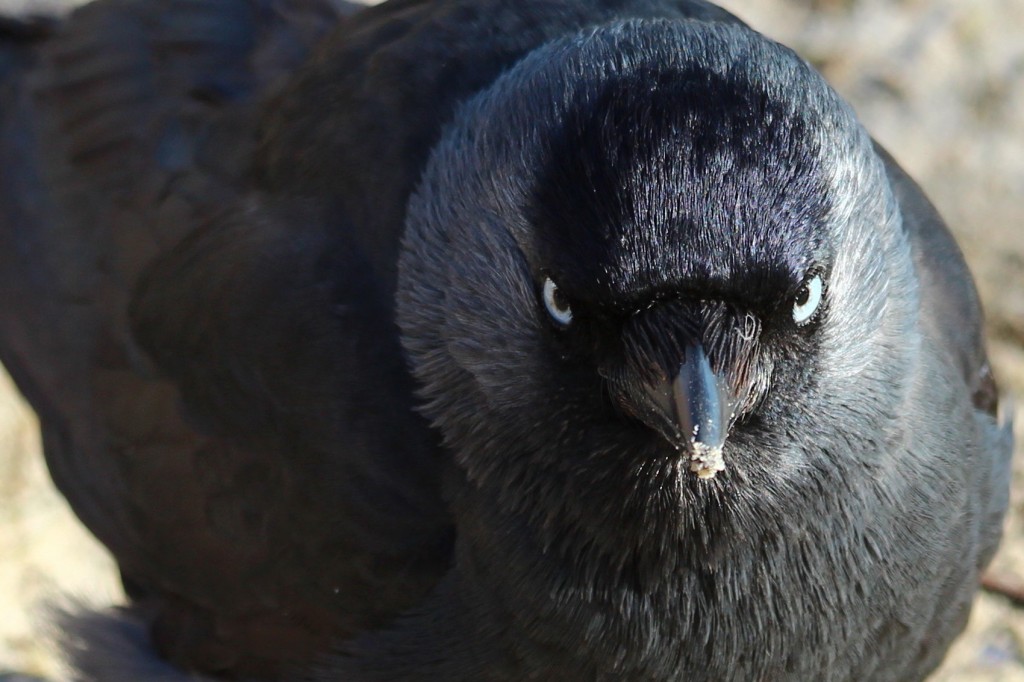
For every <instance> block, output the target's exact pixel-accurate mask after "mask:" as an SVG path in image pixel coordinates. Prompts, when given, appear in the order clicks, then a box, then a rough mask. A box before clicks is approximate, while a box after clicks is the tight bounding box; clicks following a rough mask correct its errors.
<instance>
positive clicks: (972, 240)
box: [0, 0, 1024, 682]
mask: <svg viewBox="0 0 1024 682" xmlns="http://www.w3.org/2000/svg"><path fill="white" fill-rule="evenodd" d="M61 2H62V0H47V1H46V2H45V5H46V6H48V7H56V6H59V5H60V4H61ZM40 4H41V3H40V0H0V11H11V10H22V9H24V8H25V7H32V6H39V5H40ZM722 4H723V5H725V6H726V7H727V8H729V9H731V10H732V11H733V12H735V13H736V14H738V15H739V16H740V17H742V18H743V19H745V20H747V21H748V22H749V23H750V24H751V25H752V26H754V27H756V28H758V29H759V30H761V31H762V32H764V33H766V34H767V35H769V36H771V37H773V38H775V39H777V40H779V41H780V42H783V43H786V44H788V45H790V46H792V47H793V48H795V49H796V50H797V51H798V52H800V53H801V54H802V55H803V56H804V57H806V58H807V59H809V60H810V61H811V62H813V63H814V64H815V66H817V67H818V68H819V69H821V70H822V71H823V72H824V73H825V75H826V76H827V77H828V79H829V80H830V81H831V82H832V83H833V84H834V85H835V86H836V88H837V89H838V90H839V91H840V92H842V93H843V95H844V96H846V97H847V99H849V100H850V101H851V102H852V103H853V104H854V107H855V108H856V109H857V111H858V112H859V114H860V116H861V118H862V120H863V121H864V122H865V124H866V126H867V127H868V129H869V130H871V131H872V132H873V134H874V135H875V136H876V137H877V138H878V139H879V140H880V141H881V142H882V144H884V145H885V146H886V147H887V148H888V149H889V150H890V151H891V152H893V154H894V155H895V156H896V158H897V159H898V160H899V161H900V162H901V163H902V164H903V165H904V166H905V167H906V168H907V170H909V171H910V173H911V174H912V175H913V176H914V177H915V178H917V179H918V181H919V182H921V184H922V185H923V186H924V187H925V189H926V190H927V192H928V194H929V195H930V196H931V197H932V199H933V200H934V201H935V203H936V204H937V205H938V207H939V209H940V211H941V212H942V213H943V215H945V216H946V218H947V220H948V221H949V222H950V224H951V225H952V227H953V229H954V231H955V232H956V234H957V235H958V237H959V238H960V240H961V243H962V245H963V247H964V250H965V252H966V254H967V257H968V260H969V261H970V263H971V265H972V268H973V270H974V272H975V276H976V277H977V278H978V281H979V285H980V288H981V291H982V296H983V298H984V301H985V305H986V307H987V310H988V313H989V318H990V319H989V328H988V331H989V338H990V342H989V343H990V350H991V354H992V357H993V362H994V364H995V368H996V372H997V376H998V378H999V379H1000V380H1001V383H1002V386H1003V388H1004V389H1006V390H1009V391H1013V392H1015V393H1016V394H1017V395H1018V396H1019V398H1018V401H1017V402H1018V406H1019V407H1018V410H1017V424H1018V429H1017V430H1018V441H1024V432H1022V431H1024V429H1022V428H1021V426H1020V425H1024V0H974V1H972V2H963V1H962V0H960V1H957V0H899V1H886V0H729V1H727V2H723V3H722ZM1022 449H1024V448H1020V447H1019V448H1018V457H1017V460H1016V464H1017V467H1016V472H1015V475H1014V498H1013V509H1012V513H1011V518H1010V519H1009V521H1008V523H1007V534H1006V540H1005V541H1004V543H1003V548H1002V549H1001V551H1000V553H999V555H998V556H997V558H996V561H995V566H996V568H997V569H998V570H1000V571H1002V572H1005V573H1008V574H1009V575H1011V576H1014V575H1015V576H1019V577H1020V578H1024V525H1022V524H1024V458H1022V457H1020V453H1021V451H1022ZM66 593H70V594H73V595H76V596H78V597H80V598H84V599H87V600H90V601H92V602H94V603H110V602H112V601H115V600H117V599H119V598H120V590H119V588H118V586H117V581H116V579H115V577H114V572H113V566H112V564H111V562H110V560H109V558H108V557H107V556H106V555H105V553H104V552H103V550H102V549H101V548H100V547H98V546H97V544H96V542H95V541H94V540H93V539H92V538H91V536H89V535H88V534H87V533H85V532H84V531H83V530H82V529H81V527H80V526H79V525H78V524H77V522H76V521H75V519H74V517H73V516H72V515H71V513H70V512H69V510H68V508H67V506H66V505H65V503H64V502H63V499H62V498H61V497H60V496H59V495H58V494H57V493H56V492H55V491H54V490H53V489H52V486H51V485H50V484H49V481H48V478H47V476H46V473H45V469H44V467H43V464H42V459H41V456H40V454H39V442H38V435H37V432H36V424H35V421H34V417H33V416H32V414H31V412H30V411H29V410H28V409H27V408H26V406H25V405H24V403H23V402H22V401H21V400H20V398H18V397H17V395H16V394H15V393H14V391H13V389H12V388H11V386H10V383H9V381H7V380H6V378H5V377H0V680H2V679H3V678H2V671H3V670H4V669H5V667H6V668H9V669H13V670H19V671H24V672H33V673H38V674H45V675H48V676H51V677H52V678H53V679H59V675H60V672H59V669H58V667H57V664H56V662H55V659H54V657H53V655H52V652H51V651H50V650H49V649H48V648H47V646H46V644H45V638H44V637H43V636H42V633H43V632H45V627H44V625H43V614H41V613H40V605H41V604H42V603H43V602H44V601H45V600H46V599H50V598H53V597H55V596H58V595H60V594H66ZM934 679H935V680H941V681H942V682H953V681H961V682H981V681H983V680H984V681H986V682H997V681H998V682H1011V681H1018V680H1020V681H1022V682H1024V611H1022V610H1019V609H1015V608H1013V607H1011V606H1009V605H1008V604H1007V603H1006V602H1005V601H1004V600H1002V599H1000V598H997V597H992V596H988V595H982V596H981V597H980V598H979V600H978V603H977V606H976V607H975V611H974V615H973V617H972V620H971V624H970V627H969V630H968V632H967V633H966V634H965V635H964V637H962V638H961V640H960V641H959V642H958V644H957V645H956V646H955V647H954V649H953V650H952V651H951V653H950V655H949V657H948V660H947V662H946V665H945V666H944V667H943V668H942V670H941V671H940V672H939V673H938V674H937V675H936V677H935V678H934ZM117 682H120V681H117ZM125 682H127V681H125Z"/></svg>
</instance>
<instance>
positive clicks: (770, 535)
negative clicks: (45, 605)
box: [0, 0, 1011, 681]
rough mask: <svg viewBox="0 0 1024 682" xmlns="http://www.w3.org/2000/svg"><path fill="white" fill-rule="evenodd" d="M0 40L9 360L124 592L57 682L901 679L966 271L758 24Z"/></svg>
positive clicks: (948, 446)
mask: <svg viewBox="0 0 1024 682" xmlns="http://www.w3.org/2000/svg"><path fill="white" fill-rule="evenodd" d="M8 23H9V25H7V26H6V27H4V28H0V30H3V31H4V35H6V36H7V38H6V39H5V42H3V43H2V45H3V47H2V48H0V50H2V52H0V60H2V61H0V78H2V85H0V88H2V91H0V102H2V112H3V113H2V116H0V126H2V127H0V163H2V167H3V169H4V170H3V174H2V180H0V301H2V309H0V358H2V360H3V362H4V364H5V366H6V367H7V368H8V369H9V370H10V371H11V373H12V374H13V376H14V377H15V379H16V381H17V383H18V385H19V386H20V388H21V390H22V391H24V393H25V394H26V396H28V398H29V400H30V401H31V402H32V404H33V406H34V407H35V409H36V410H37V412H38V413H39V415H40V418H41V424H42V430H43V436H44V442H45V449H46V457H47V462H48V464H49V466H50V470H51V472H52V474H53V477H54V480H55V482H56V483H57V485H58V486H59V487H60V489H61V490H62V491H63V493H64V494H65V495H66V496H67V497H68V499H69V500H70V502H71V504H72V506H73V507H74V509H75V511H76V512H77V513H78V515H79V516H80V517H81V518H82V520H83V521H84V522H85V524H86V525H87V526H88V527H89V528H90V529H91V530H92V531H93V532H94V533H96V535H97V536H98V537H99V538H100V539H101V540H102V541H103V542H104V543H105V544H106V545H107V546H108V547H109V548H110V549H111V551H112V552H113V554H114V556H115V557H116V558H117V561H118V563H119V565H120V567H121V571H122V574H123V578H124V583H125V586H126V589H127V592H128V595H129V596H130V600H131V603H130V605H129V606H127V607H126V608H124V609H121V610H118V611H115V612H113V613H106V614H83V615H79V616H78V617H77V620H72V621H69V624H68V627H69V628H70V634H69V640H70V641H69V643H68V646H69V647H70V648H71V650H72V651H71V654H70V655H71V657H72V658H73V660H74V662H75V664H76V665H77V666H78V669H79V673H78V674H79V679H82V680H147V679H153V680H156V679H159V680H170V679H179V677H178V674H176V673H174V672H173V670H174V668H173V667H172V666H175V667H177V668H179V669H183V670H190V671H202V672H204V673H208V674H212V675H222V676H226V677H232V678H255V679H283V680H299V679H316V680H342V681H351V680H359V681H365V680H493V681H498V680H507V681H513V680H516V681H518V680H528V679H529V680H687V681H695V680H743V681H745V680H836V681H838V680H858V681H860V680H919V679H922V678H923V677H924V676H926V675H927V674H928V673H929V672H930V671H931V670H932V669H934V668H935V666H936V665H937V664H938V663H939V661H940V660H941V658H942V656H943V654H944V652H945V650H946V648H947V646H948V645H949V643H950V641H951V640H952V639H953V638H954V637H955V636H956V635H957V634H958V633H959V632H960V630H961V629H962V628H963V625H964V623H965V620H966V617H967V614H968V612H969V609H970V604H971V600H972V597H973V595H974V592H975V590H976V587H977V584H978V577H979V572H980V571H981V569H982V568H983V567H984V566H985V564H986V563H987V562H988V560H989V558H990V557H991V555H992V553H993V551H994V549H995V547H996V544H997V542H998V539H999V534H1000V523H1001V519H1002V516H1003V513H1004V510H1005V508H1006V504H1007V488H1008V463H1009V456H1010V451H1011V443H1010V434H1009V429H1008V427H1007V425H1005V424H1003V425H1000V424H999V423H998V420H997V419H996V417H995V413H996V390H995V384H994V382H993V380H992V376H991V373H990V371H989V368H988V363H987V361H986V357H985V351H984V346H983V341H982V337H981V312H980V307H979V304H978V300H977V296H976V293H975V290H974V287H973V284H972V281H971V277H970V275H969V273H968V271H967V268H966V266H965V264H964V262H963V259H962V257H961V255H960V252H959V250H958V249H957V247H956V245H955V243H954V241H953V239H952V237H951V236H950V234H949V232H948V231H947V229H946V227H945V226H944V225H943V223H942V220H941V219H940V218H939V216H938V215H937V214H936V213H935V211H934V209H933V208H932V207H931V205H930V204H929V202H928V200H927V199H926V198H925V197H924V196H923V194H922V193H921V191H920V189H919V188H918V187H917V186H916V185H915V184H914V183H913V182H912V181H911V180H910V179H909V178H908V177H907V176H906V175H905V174H904V173H903V172H902V171H901V170H900V169H899V167H898V166H897V165H896V163H895V162H894V161H893V160H892V159H891V158H890V157H889V156H888V155H887V154H886V153H885V152H884V151H883V150H881V149H880V148H879V147H878V146H877V145H874V144H873V143H872V141H871V139H870V137H869V136H868V134H867V133H866V132H865V131H864V130H863V128H862V127H861V126H860V125H859V123H858V122H857V120H856V118H855V116H854V114H853V112H852V111H851V109H850V107H849V106H848V105H847V104H845V103H844V102H843V101H842V100H841V99H840V98H839V97H838V96H837V95H836V94H835V93H834V92H833V91H832V90H831V89H830V88H829V86H828V85H827V84H826V83H825V82H824V81H823V79H822V78H821V77H820V76H819V75H818V74H817V73H816V72H815V71H814V70H813V69H812V68H811V67H809V66H808V65H807V64H806V63H805V62H804V61H802V60H801V59H800V58H799V57H797V56H796V55H795V54H794V53H792V52H791V51H789V50H788V49H786V48H784V47H781V46H779V45H777V44H775V43H773V42H772V41H770V40H767V39H766V38H764V37H762V36H760V35H759V34H757V33H755V32H753V31H751V30H750V29H748V28H746V27H745V26H743V25H742V24H741V23H740V22H738V21H737V20H736V19H735V18H733V17H732V16H730V15H729V14H727V13H725V12H724V11H722V10H720V9H718V8H716V7H714V6H712V5H710V4H707V3H704V2H699V1H695V0H678V1H674V2H673V1H669V0H620V1H618V2H611V1H607V0H604V1H599V0H592V1H581V2H562V1H555V0H477V1H473V2H471V1H469V0H439V1H434V2H427V1H423V0H392V1H391V2H388V3H386V4H384V5H381V6H378V7H374V8H371V9H365V10H360V11H358V12H356V11H355V10H354V7H353V6H350V5H347V4H345V3H331V2H329V1H328V0H319V1H318V0H284V1H272V0H264V1H260V0H250V1H249V2H242V1H241V0H166V1H163V2H152V0H101V1H100V2H96V3H94V4H93V5H90V6H87V7H85V8H83V9H81V10H80V11H77V12H75V13H74V14H73V15H72V16H71V17H70V19H68V20H67V21H66V22H63V23H62V24H61V25H59V26H56V27H48V26H46V25H43V24H39V25H35V26H34V27H27V26H24V25H21V24H17V23H16V22H8ZM19 26H20V27H21V28H18V27H19ZM153 652H157V653H158V654H159V657H161V658H162V659H163V660H164V661H167V663H164V662H161V660H160V658H158V657H157V654H156V653H153ZM180 679H185V677H184V676H183V675H182V676H181V677H180ZM189 679H191V678H189Z"/></svg>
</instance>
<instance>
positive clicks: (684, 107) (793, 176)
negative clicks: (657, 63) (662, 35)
mask: <svg viewBox="0 0 1024 682" xmlns="http://www.w3.org/2000/svg"><path fill="white" fill-rule="evenodd" d="M814 124H815V121H813V120H809V119H808V118H807V117H805V116H804V115H803V114H802V113H801V112H799V111H796V110H794V108H793V107H791V106H788V105H787V102H786V101H784V100H783V99H782V98H780V97H778V96H772V95H770V94H769V93H768V92H766V90H765V89H764V88H762V87H760V86H759V84H757V83H755V82H751V80H750V79H749V78H746V79H738V78H730V77H728V76H727V75H725V76H723V75H719V74H715V73H711V72H708V71H705V70H700V69H697V68H692V69H689V70H667V69H666V70H658V69H657V67H652V68H651V69H648V70H638V71H636V72H633V73H630V74H628V75H625V76H620V77H615V78H612V79H610V80H608V81H606V82H605V83H603V84H600V85H599V86H596V87H595V88H594V90H593V91H592V92H591V93H589V96H587V97H585V98H581V100H580V101H578V102H577V103H575V104H574V105H573V106H572V107H571V108H570V109H569V111H568V114H567V115H566V116H565V117H564V118H563V119H562V121H561V122H560V125H559V127H558V128H557V129H556V130H555V131H554V133H553V135H552V137H551V144H550V145H549V147H548V149H547V150H546V155H545V159H544V162H543V164H542V166H543V170H542V171H541V172H540V173H539V174H538V176H537V182H536V185H535V187H534V191H533V195H532V206H531V220H532V222H533V223H534V228H535V229H534V232H533V234H534V237H535V243H534V244H533V245H531V246H532V249H531V250H533V251H534V253H535V254H536V257H537V260H538V263H539V264H540V266H541V267H543V268H545V269H548V270H550V271H551V272H552V273H554V276H557V277H558V278H560V285H561V286H564V287H566V288H567V289H568V290H572V292H573V293H574V294H575V295H577V296H580V297H584V298H587V297H594V298H596V299H606V298H607V299H611V300H613V301H614V300H623V301H628V300H629V299H631V298H636V297H640V298H642V297H643V296H645V295H649V294H650V293H651V292H652V291H654V292H656V291H658V290H662V289H666V288H668V289H679V288H684V289H685V288H687V287H692V288H698V289H700V288H711V289H726V290H730V291H731V293H743V294H746V295H750V296H755V297H756V296H777V295H778V292H779V291H780V290H785V289H788V288H790V287H791V286H792V281H793V280H794V279H796V280H797V281H799V279H800V278H801V277H802V276H803V275H804V274H805V273H806V271H807V269H808V268H809V267H811V265H812V263H813V262H814V261H815V259H816V258H818V257H820V256H821V255H822V249H823V245H824V243H825V241H826V240H825V238H824V230H825V224H824V223H825V220H826V216H827V214H828V211H829V198H828V191H827V189H828V183H827V181H826V179H825V176H824V173H823V169H822V167H821V166H822V160H821V157H822V155H821V154H820V150H819V141H818V140H819V138H818V137H817V136H816V135H814V133H813V126H814ZM725 293H730V292H729V291H727V292H725Z"/></svg>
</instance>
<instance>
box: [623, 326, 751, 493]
mask: <svg viewBox="0 0 1024 682" xmlns="http://www.w3.org/2000/svg"><path fill="white" fill-rule="evenodd" d="M645 392H646V394H647V398H648V401H649V402H648V401H645V402H648V404H649V405H651V403H653V405H651V407H654V408H655V411H656V412H657V413H659V414H650V413H648V416H649V417H652V418H654V419H655V420H656V423H654V424H651V426H654V427H655V428H656V430H658V431H659V432H661V433H662V435H663V436H666V437H667V438H668V439H669V440H670V441H671V442H673V445H675V446H676V447H678V448H680V449H681V450H686V451H688V454H689V456H690V470H691V471H693V472H694V473H696V474H697V475H698V476H699V477H701V478H712V477H713V476H714V475H715V474H717V473H718V472H719V471H722V470H723V469H724V468H725V461H724V459H723V458H722V448H723V446H724V445H725V439H726V437H727V436H728V434H729V427H730V422H731V421H732V416H733V410H734V408H735V406H736V400H735V399H734V398H733V396H732V395H731V391H730V390H729V388H728V383H727V381H726V379H725V377H723V376H721V375H720V374H716V373H715V372H714V370H712V368H711V363H710V362H709V360H708V356H707V354H706V353H705V352H704V347H703V346H702V345H701V344H700V343H694V344H691V345H689V346H687V348H686V349H685V358H684V359H683V362H682V364H681V365H680V366H679V371H678V373H677V374H676V375H675V376H674V377H665V378H664V379H653V380H649V381H647V382H645ZM641 418H642V419H643V416H641ZM644 421H648V419H644ZM666 427H669V428H666Z"/></svg>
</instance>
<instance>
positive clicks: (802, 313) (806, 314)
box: [793, 275, 824, 324]
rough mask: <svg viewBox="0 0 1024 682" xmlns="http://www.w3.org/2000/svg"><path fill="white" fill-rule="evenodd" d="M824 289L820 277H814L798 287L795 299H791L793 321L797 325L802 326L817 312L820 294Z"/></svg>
mask: <svg viewBox="0 0 1024 682" xmlns="http://www.w3.org/2000/svg"><path fill="white" fill-rule="evenodd" d="M823 288H824V286H823V284H822V282H821V275H815V276H814V277H812V278H810V279H809V280H807V281H806V282H804V284H803V286H802V287H800V291H799V292H798V293H797V295H796V298H794V299H793V321H794V322H796V323H797V324H804V323H805V322H807V321H808V320H810V319H811V318H812V317H814V313H815V312H817V310H818V306H820V305H821V293H822V289H823Z"/></svg>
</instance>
